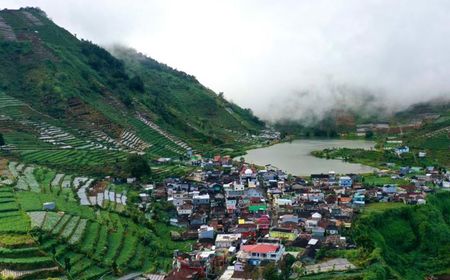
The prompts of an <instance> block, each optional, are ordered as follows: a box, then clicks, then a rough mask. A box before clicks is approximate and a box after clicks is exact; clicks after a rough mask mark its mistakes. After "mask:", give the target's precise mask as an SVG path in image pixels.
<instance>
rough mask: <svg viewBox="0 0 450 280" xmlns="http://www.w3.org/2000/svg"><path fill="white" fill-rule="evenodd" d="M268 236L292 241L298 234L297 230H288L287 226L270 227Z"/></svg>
mask: <svg viewBox="0 0 450 280" xmlns="http://www.w3.org/2000/svg"><path fill="white" fill-rule="evenodd" d="M269 236H270V237H271V238H279V239H282V240H288V241H294V240H295V239H296V238H297V236H298V234H297V231H294V230H290V229H287V228H272V229H270V231H269Z"/></svg>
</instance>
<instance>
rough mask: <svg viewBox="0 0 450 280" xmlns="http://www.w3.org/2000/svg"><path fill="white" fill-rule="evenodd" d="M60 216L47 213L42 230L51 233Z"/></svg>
mask: <svg viewBox="0 0 450 280" xmlns="http://www.w3.org/2000/svg"><path fill="white" fill-rule="evenodd" d="M61 216H62V215H61V214H59V213H54V212H48V213H47V215H46V216H45V219H44V222H43V224H42V229H43V230H45V231H52V230H53V229H54V228H55V226H56V225H57V224H58V222H59V220H60V219H61Z"/></svg>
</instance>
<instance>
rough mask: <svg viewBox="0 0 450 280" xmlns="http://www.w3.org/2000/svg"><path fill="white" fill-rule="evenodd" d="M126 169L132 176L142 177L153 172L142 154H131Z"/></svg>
mask: <svg viewBox="0 0 450 280" xmlns="http://www.w3.org/2000/svg"><path fill="white" fill-rule="evenodd" d="M126 170H127V171H128V173H129V174H130V175H131V176H132V177H136V178H141V177H143V176H145V175H150V174H151V169H150V166H149V165H148V162H147V160H146V159H145V158H144V157H143V156H140V155H136V154H131V155H130V156H129V157H128V159H127V162H126Z"/></svg>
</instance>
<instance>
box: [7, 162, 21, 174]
mask: <svg viewBox="0 0 450 280" xmlns="http://www.w3.org/2000/svg"><path fill="white" fill-rule="evenodd" d="M17 164H18V163H17V162H14V161H11V162H9V164H8V168H9V171H10V172H11V174H12V175H13V176H14V177H15V178H17V177H19V172H17V169H16V167H17Z"/></svg>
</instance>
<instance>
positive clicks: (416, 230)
mask: <svg viewBox="0 0 450 280" xmlns="http://www.w3.org/2000/svg"><path fill="white" fill-rule="evenodd" d="M384 206H389V207H384ZM380 207H383V208H384V209H381V208H380ZM449 213H450V193H448V192H443V193H437V194H436V195H430V196H429V197H428V198H427V204H426V205H421V206H409V207H404V205H403V204H392V203H390V204H383V203H378V204H376V205H375V204H374V205H373V206H369V207H367V209H366V212H365V213H364V215H362V216H361V217H360V218H359V219H358V220H357V221H356V223H355V227H354V230H353V238H354V240H355V241H356V243H357V244H358V245H359V246H360V248H361V251H360V252H359V254H358V257H359V258H360V259H361V260H363V264H364V265H365V266H366V267H367V269H366V270H365V272H364V279H424V278H425V277H426V276H431V275H440V274H446V273H447V274H448V273H449V271H448V268H449V267H450V220H449Z"/></svg>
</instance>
